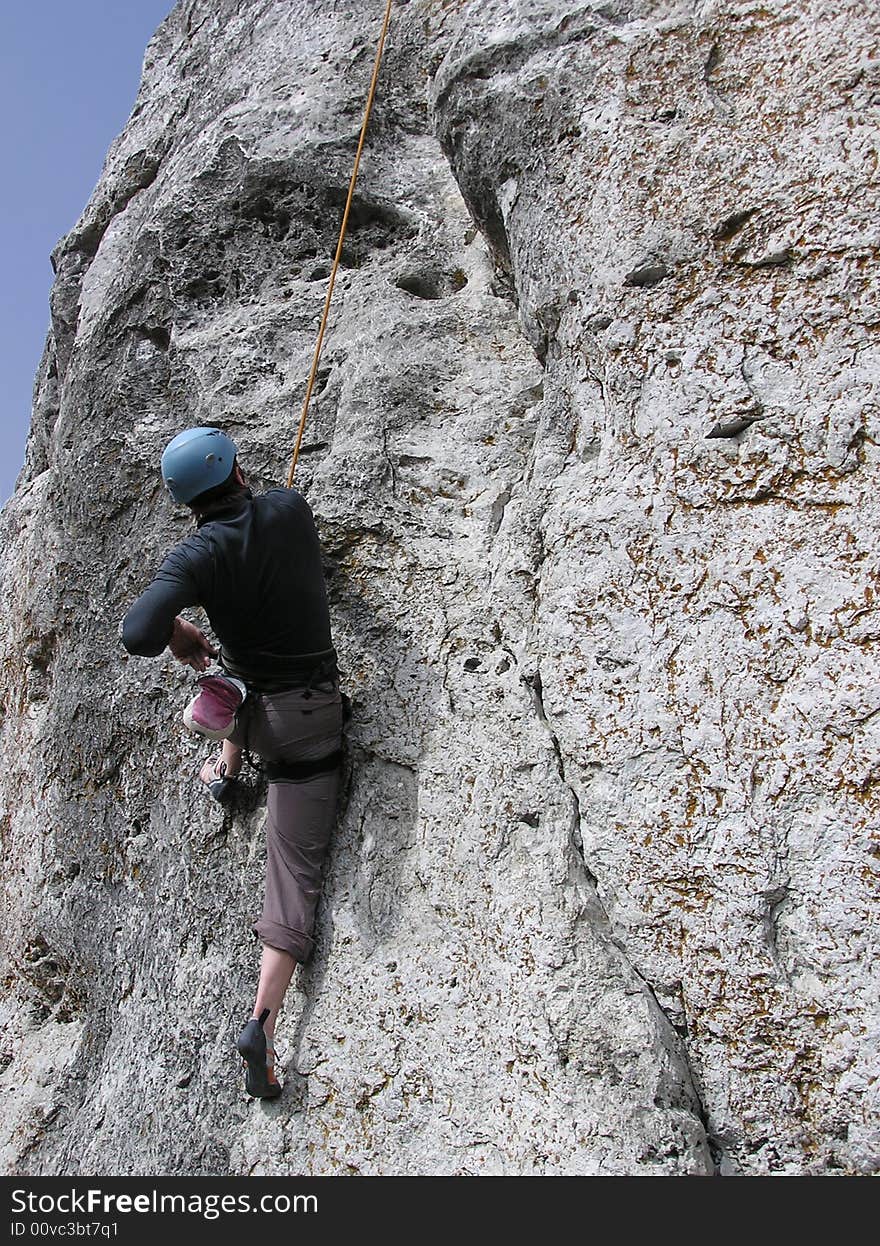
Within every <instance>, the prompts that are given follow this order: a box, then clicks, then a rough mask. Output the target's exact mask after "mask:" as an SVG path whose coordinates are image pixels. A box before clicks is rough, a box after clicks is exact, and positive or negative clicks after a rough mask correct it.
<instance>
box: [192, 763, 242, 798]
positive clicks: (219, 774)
mask: <svg viewBox="0 0 880 1246" xmlns="http://www.w3.org/2000/svg"><path fill="white" fill-rule="evenodd" d="M222 756H223V755H222V753H218V754H217V756H216V757H212V758H211V760H210V761H209V762H208V763H207V764H208V766H209V767H210V770H209V771H208V773H209V774H210V776H211V777H210V778H209V779H206V778H204V777H203V775H204V766H203V767H202V772H201V775H200V777H201V778H202V782H203V783H204V784H205V787H207V789H208V792H209V793H210V795H211V796H212V797H213V799H214V800H216V801H217V803H218V804H220V805H228V804H231V803H232V801H233V800H234V799H235V794H236V792H237V791H238V775H237V774H228V773H227V770H226V762H225V761H223V760H222Z"/></svg>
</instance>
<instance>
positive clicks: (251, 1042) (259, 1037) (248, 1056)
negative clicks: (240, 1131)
mask: <svg viewBox="0 0 880 1246" xmlns="http://www.w3.org/2000/svg"><path fill="white" fill-rule="evenodd" d="M269 1012H270V1009H268V1008H264V1009H263V1011H262V1012H261V1013H260V1015H259V1017H252V1018H251V1020H250V1021H248V1023H247V1025H246V1026H245V1027H244V1029H243V1030H242V1032H241V1033H240V1034H239V1036H238V1042H237V1044H236V1046H237V1047H238V1053H239V1055H240V1056H241V1057H242V1058H243V1060H244V1062H245V1065H246V1071H245V1075H244V1088H245V1090H246V1091H247V1093H248V1094H249V1095H250V1096H251V1097H252V1098H254V1099H277V1098H278V1096H279V1095H280V1094H281V1085H280V1083H279V1081H278V1079H277V1078H276V1076H275V1048H274V1047H270V1046H269V1044H268V1043H267V1042H266V1035H265V1032H264V1031H263V1024H264V1023H265V1020H266V1018H267V1017H268V1015H269ZM269 1052H271V1053H272V1063H271V1064H270V1063H269V1062H268V1060H267V1054H268V1053H269Z"/></svg>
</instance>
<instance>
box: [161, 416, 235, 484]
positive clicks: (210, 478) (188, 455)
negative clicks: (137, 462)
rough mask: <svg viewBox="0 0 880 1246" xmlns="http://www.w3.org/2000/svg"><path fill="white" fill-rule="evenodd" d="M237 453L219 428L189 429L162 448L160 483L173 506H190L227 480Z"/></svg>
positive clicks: (233, 443)
mask: <svg viewBox="0 0 880 1246" xmlns="http://www.w3.org/2000/svg"><path fill="white" fill-rule="evenodd" d="M236 453H237V450H236V448H235V442H234V441H231V440H230V439H229V438H228V437H227V436H226V434H225V433H221V432H220V429H219V428H188V429H187V430H186V431H185V432H183V433H178V434H177V436H176V437H175V438H174V440H173V441H169V443H168V445H167V446H166V447H165V450H164V453H163V454H162V479H163V480H164V481H165V485H166V487H167V489H168V492H169V493H170V494H171V496H172V497H173V498H174V500H175V502H191V501H192V500H193V498H196V497H198V496H199V494H200V493H204V492H205V490H206V489H213V488H214V486H215V485H220V484H222V483H223V481H224V480H226V479H227V477H228V476H229V475H230V474H231V472H232V469H233V467H234V466H235V456H236Z"/></svg>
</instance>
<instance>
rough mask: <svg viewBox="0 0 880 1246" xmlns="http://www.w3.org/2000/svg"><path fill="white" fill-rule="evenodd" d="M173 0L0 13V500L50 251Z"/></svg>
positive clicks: (103, 1)
mask: <svg viewBox="0 0 880 1246" xmlns="http://www.w3.org/2000/svg"><path fill="white" fill-rule="evenodd" d="M173 7H174V0H30V2H29V3H28V0H17V2H15V3H7V4H4V5H3V6H2V11H0V141H2V153H3V193H2V195H0V271H2V273H3V283H2V293H0V367H2V381H3V384H2V387H0V394H2V396H3V397H2V402H3V408H2V412H0V416H2V418H0V503H3V502H5V501H6V500H7V498H8V497H9V496H10V494H11V493H12V491H13V489H14V487H15V479H16V477H17V475H18V473H19V471H20V470H21V466H22V463H23V462H24V446H25V441H26V439H27V430H28V425H29V423H30V410H31V393H32V389H33V382H34V374H35V372H36V370H37V364H38V363H39V361H40V355H41V354H42V350H43V342H44V339H45V336H46V329H47V327H48V324H49V289H50V287H51V284H52V266H51V264H50V263H49V253H50V251H51V250H52V248H53V247H54V246H55V243H56V242H57V241H58V239H59V238H60V237H62V235H63V234H66V233H67V232H68V230H69V229H70V228H71V227H72V226H73V225H74V224H75V223H76V220H77V218H78V217H79V215H80V213H81V212H82V209H83V208H84V207H85V205H86V201H87V200H88V198H89V195H90V194H91V192H92V190H93V189H94V186H95V183H96V182H97V180H98V177H99V176H100V173H101V166H102V164H103V162H104V156H105V154H106V152H107V148H108V147H109V146H110V143H111V142H112V141H113V139H114V138H115V136H116V135H117V134H118V133H119V131H120V130H121V129H122V128H123V126H124V125H125V122H126V120H127V119H128V115H129V113H130V112H131V108H132V105H133V104H134V98H135V95H136V94H137V89H138V84H139V82H140V74H141V65H142V62H143V58H144V51H145V49H146V46H147V43H148V42H149V40H150V37H151V35H152V34H153V31H154V30H155V29H156V27H157V26H158V25H159V23H160V22H161V21H162V19H163V18H164V17H165V16H166V15H167V14H168V13H170V12H171V10H172V8H173Z"/></svg>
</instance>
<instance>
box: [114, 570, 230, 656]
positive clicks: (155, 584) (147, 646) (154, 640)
mask: <svg viewBox="0 0 880 1246" xmlns="http://www.w3.org/2000/svg"><path fill="white" fill-rule="evenodd" d="M198 604H199V590H198V584H197V581H196V577H195V575H194V573H193V569H192V566H191V564H190V562H189V560H188V559H187V557H186V555H185V554H184V553H183V552H182V551H181V550H180V549H174V550H172V551H171V553H170V554H169V555H168V556H167V557H166V559H165V561H164V562H163V563H162V566H161V567H160V568H159V570H158V571H157V573H156V575H155V576H154V577H153V580H152V582H151V583H150V585H149V586H148V588H147V589H146V591H145V592H143V593H141V595H140V597H139V598H138V599H137V601H136V602H135V603H134V605H133V606H132V607H131V609H130V610H129V611H128V614H126V616H125V618H124V620H123V622H122V643H123V645H124V646H125V648H126V649H127V650H128V652H129V653H132V654H137V655H138V656H140V657H145V658H154V657H157V656H158V655H159V654H160V653H161V652H162V650H163V649H164V648H165V647H166V646H168V647H169V648H170V649H171V652H172V653H173V654H174V656H175V657H176V658H177V659H178V661H180V662H183V663H185V664H186V665H187V666H191V667H192V668H193V669H194V670H204V669H205V668H206V667H207V665H208V657H214V656H216V653H215V650H214V649H212V647H211V645H210V644H209V643H208V640H207V639H206V637H205V635H204V633H203V632H202V631H201V630H200V629H199V628H197V627H195V626H194V624H192V623H187V622H186V620H185V619H181V618H178V614H179V611H181V610H182V609H183V608H184V607H185V606H196V605H198Z"/></svg>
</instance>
